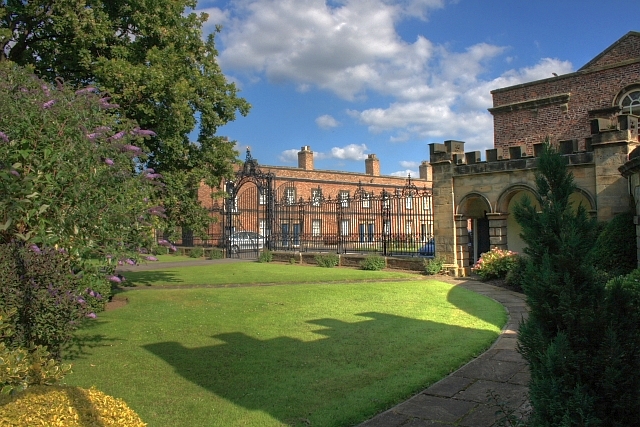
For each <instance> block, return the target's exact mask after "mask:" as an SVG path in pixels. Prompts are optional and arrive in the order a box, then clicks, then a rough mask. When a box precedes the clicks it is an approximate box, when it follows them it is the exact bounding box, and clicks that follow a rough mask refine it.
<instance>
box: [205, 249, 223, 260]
mask: <svg viewBox="0 0 640 427" xmlns="http://www.w3.org/2000/svg"><path fill="white" fill-rule="evenodd" d="M222 258H224V251H223V250H222V249H216V248H214V249H211V250H210V251H209V259H222Z"/></svg>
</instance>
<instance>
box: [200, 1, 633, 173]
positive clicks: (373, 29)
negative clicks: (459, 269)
mask: <svg viewBox="0 0 640 427" xmlns="http://www.w3.org/2000/svg"><path fill="white" fill-rule="evenodd" d="M197 11H202V12H206V13H208V14H209V21H208V22H207V25H206V27H205V32H210V31H212V30H213V28H214V26H215V25H216V24H221V25H222V26H223V30H222V33H221V34H219V35H218V36H217V38H216V42H217V48H218V50H219V63H220V65H221V67H222V70H223V72H224V73H225V75H226V76H227V78H228V79H229V80H230V81H233V82H235V83H236V84H237V86H238V87H239V88H240V90H241V92H240V95H241V96H242V97H244V98H245V99H247V101H248V102H249V103H251V104H252V109H251V112H250V113H249V115H248V116H247V117H242V116H238V118H237V119H236V121H234V122H233V123H230V124H228V125H226V126H224V127H221V128H220V129H219V132H218V133H219V134H220V135H225V136H228V137H229V138H230V139H231V140H235V141H237V146H238V149H239V150H240V151H241V158H244V149H245V147H247V146H249V147H251V152H252V155H253V157H254V158H256V159H258V161H259V162H260V164H262V165H280V166H296V165H297V154H296V153H297V152H298V151H299V150H300V147H302V146H304V145H310V146H311V149H312V150H313V151H314V153H315V167H316V169H329V170H343V171H351V172H364V158H365V157H366V156H367V155H368V154H372V153H375V154H376V155H377V156H378V158H379V159H380V166H381V172H382V174H383V175H399V176H407V174H408V173H411V175H412V176H415V175H417V173H418V165H419V164H420V162H421V161H422V160H428V159H429V147H428V144H429V143H431V142H443V141H445V140H449V139H454V140H461V141H465V142H466V150H467V151H472V150H481V151H482V156H483V158H484V150H485V149H487V148H492V146H493V121H492V116H491V115H490V114H489V112H488V111H487V108H490V107H491V106H492V100H491V94H490V91H491V90H493V89H496V88H500V87H506V86H511V85H514V84H519V83H523V82H528V81H533V80H539V79H543V78H548V77H551V76H552V73H557V74H566V73H570V72H573V71H576V70H577V69H579V68H580V67H582V66H583V65H584V64H586V63H587V62H588V61H589V60H591V59H592V58H593V57H594V56H596V55H598V54H599V53H600V52H602V51H603V50H604V49H606V48H607V47H609V46H610V45H611V44H613V43H614V42H615V41H616V40H618V39H619V38H620V37H622V36H623V35H625V34H626V33H627V32H629V31H640V24H638V23H637V22H638V20H637V17H638V16H640V2H638V1H635V0H633V1H628V0H627V1H618V0H608V1H607V2H604V1H602V0H600V1H595V0H555V1H547V0H537V1H523V0H511V1H507V0H455V1H449V0H396V1H391V0H225V1H217V0H201V1H199V2H198V7H197ZM634 25H635V27H634Z"/></svg>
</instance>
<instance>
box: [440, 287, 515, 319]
mask: <svg viewBox="0 0 640 427" xmlns="http://www.w3.org/2000/svg"><path fill="white" fill-rule="evenodd" d="M469 296H472V297H471V298H470V297H469ZM447 301H448V302H450V303H451V304H453V305H455V306H456V307H458V308H459V309H460V310H463V311H464V312H466V313H468V314H470V315H472V316H475V317H477V318H478V319H481V320H483V321H485V322H487V323H490V324H492V325H493V326H495V327H497V328H502V326H503V322H502V321H501V320H503V318H502V317H500V316H496V313H495V311H491V310H489V309H488V308H487V309H482V308H479V307H478V295H477V294H475V293H474V292H472V291H470V290H468V289H464V288H462V287H460V286H454V287H452V288H451V290H450V291H449V293H448V294H447Z"/></svg>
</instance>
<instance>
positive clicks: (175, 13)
mask: <svg viewBox="0 0 640 427" xmlns="http://www.w3.org/2000/svg"><path fill="white" fill-rule="evenodd" d="M195 6H196V1H195V0H133V1H131V0H109V1H102V0H55V1H53V0H34V1H26V0H0V61H6V60H10V61H13V62H16V63H18V64H20V65H31V66H33V67H34V69H35V71H36V72H37V73H38V74H39V75H40V76H41V77H42V78H44V79H47V80H49V81H53V79H55V78H62V79H64V80H65V81H66V82H71V83H74V84H79V85H85V86H86V85H95V86H96V87H97V88H99V91H100V93H101V94H102V95H104V96H111V97H112V98H111V100H110V102H112V103H114V104H118V105H119V106H120V109H121V111H122V112H123V113H124V114H125V115H126V117H127V118H130V119H134V120H136V121H137V123H138V125H139V126H140V127H141V128H143V129H151V130H153V131H155V133H156V136H155V137H152V138H149V139H147V140H146V141H145V142H144V147H143V148H144V149H145V151H147V152H148V153H149V157H148V159H147V166H149V167H151V168H153V169H155V170H156V171H157V172H159V173H162V175H163V176H164V181H165V184H166V187H165V189H164V194H163V201H164V206H165V208H166V209H167V215H168V224H167V225H168V226H169V227H171V226H176V225H181V226H186V227H188V228H192V229H194V230H196V231H203V230H204V226H205V225H206V223H207V222H208V215H207V213H206V211H205V210H204V209H203V208H202V207H201V206H200V205H199V202H198V199H197V190H198V186H199V183H200V182H201V180H205V181H206V182H207V183H210V184H214V185H217V184H218V183H219V181H220V178H221V177H224V176H230V174H231V173H232V163H233V162H234V160H235V159H236V157H237V153H236V152H235V150H234V142H233V141H229V140H227V139H226V138H224V137H221V136H218V135H217V130H218V128H219V127H220V126H222V125H224V124H226V123H228V122H230V121H233V120H234V119H235V118H236V113H238V112H239V113H240V114H242V115H246V114H247V113H248V112H249V109H250V105H249V104H248V103H247V102H246V100H244V99H243V98H240V97H238V96H237V92H238V91H237V88H236V87H235V85H234V84H233V83H229V82H228V81H227V79H226V78H225V76H224V75H223V73H222V71H221V69H220V67H219V66H218V63H217V61H216V57H217V51H216V48H215V43H214V35H213V34H212V35H209V37H208V38H207V39H206V41H204V40H203V39H202V28H203V24H204V22H205V21H206V20H207V15H206V14H200V15H197V14H195V13H193V12H192V13H187V12H189V11H190V10H193V9H194V8H195ZM218 31H219V28H216V32H218ZM197 125H199V134H198V138H197V141H190V139H189V134H190V133H191V132H193V130H194V129H195V128H196V126H197Z"/></svg>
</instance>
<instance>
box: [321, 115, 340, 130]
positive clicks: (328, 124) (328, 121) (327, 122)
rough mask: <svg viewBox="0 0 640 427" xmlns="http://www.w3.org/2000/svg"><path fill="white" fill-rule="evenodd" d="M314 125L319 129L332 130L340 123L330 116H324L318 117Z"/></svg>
mask: <svg viewBox="0 0 640 427" xmlns="http://www.w3.org/2000/svg"><path fill="white" fill-rule="evenodd" d="M316 124H317V125H318V127H319V128H320V129H325V130H326V129H332V128H335V127H337V126H339V125H340V122H338V121H337V120H336V119H334V118H333V117H332V116H330V115H328V114H325V115H323V116H320V117H318V118H317V119H316Z"/></svg>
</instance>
